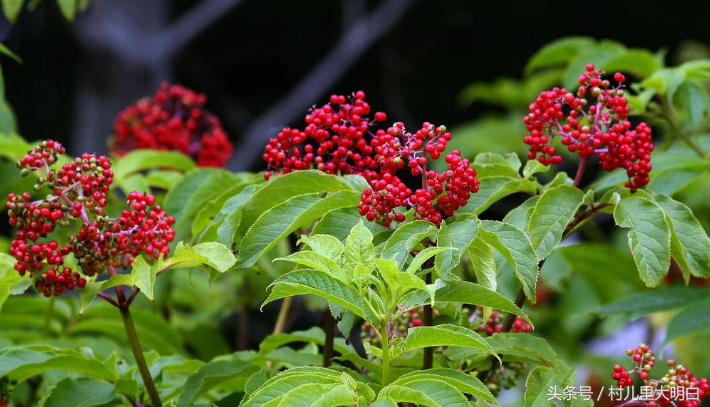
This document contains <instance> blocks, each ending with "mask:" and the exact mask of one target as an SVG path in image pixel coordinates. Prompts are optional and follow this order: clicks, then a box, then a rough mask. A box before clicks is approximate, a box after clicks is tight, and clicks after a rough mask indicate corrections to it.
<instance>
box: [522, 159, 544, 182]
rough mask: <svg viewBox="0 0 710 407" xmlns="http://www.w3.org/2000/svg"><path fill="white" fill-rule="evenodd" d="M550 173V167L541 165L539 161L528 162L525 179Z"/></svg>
mask: <svg viewBox="0 0 710 407" xmlns="http://www.w3.org/2000/svg"><path fill="white" fill-rule="evenodd" d="M547 171H550V166H549V165H545V164H542V163H540V161H538V160H528V162H526V163H525V167H524V168H523V178H530V177H532V176H533V175H535V174H537V173H541V172H547Z"/></svg>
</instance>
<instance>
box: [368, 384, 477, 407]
mask: <svg viewBox="0 0 710 407" xmlns="http://www.w3.org/2000/svg"><path fill="white" fill-rule="evenodd" d="M380 397H382V398H389V399H392V400H394V401H395V402H399V403H415V404H417V405H422V406H430V407H470V404H469V403H468V400H467V399H466V397H465V396H464V395H463V394H461V392H460V391H458V390H457V389H456V387H454V386H452V385H451V384H449V383H447V382H446V381H445V379H420V380H416V381H412V382H409V383H407V385H406V386H403V385H397V384H390V385H389V386H385V387H384V388H383V389H382V390H381V391H380V394H379V395H378V399H379V398H380Z"/></svg>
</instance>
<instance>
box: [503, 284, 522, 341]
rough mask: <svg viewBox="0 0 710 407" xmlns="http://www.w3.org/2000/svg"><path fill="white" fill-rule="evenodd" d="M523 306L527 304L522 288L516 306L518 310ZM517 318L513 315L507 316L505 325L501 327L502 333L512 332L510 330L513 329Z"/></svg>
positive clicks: (516, 299)
mask: <svg viewBox="0 0 710 407" xmlns="http://www.w3.org/2000/svg"><path fill="white" fill-rule="evenodd" d="M523 304H525V290H523V289H522V288H521V289H520V291H518V296H517V297H516V298H515V306H516V307H518V308H522V307H523ZM516 317H517V315H515V314H513V313H510V314H508V315H506V317H505V320H504V321H503V325H501V327H500V331H501V332H510V330H511V329H513V325H514V324H515V318H516Z"/></svg>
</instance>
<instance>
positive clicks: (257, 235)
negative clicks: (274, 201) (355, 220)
mask: <svg viewBox="0 0 710 407" xmlns="http://www.w3.org/2000/svg"><path fill="white" fill-rule="evenodd" d="M256 194H257V193H255V194H254V197H256ZM359 200H360V196H359V194H357V193H356V192H354V191H339V192H335V193H333V194H331V195H328V196H326V197H325V198H322V197H321V196H320V194H308V195H300V196H294V197H293V198H290V199H288V200H286V201H285V202H283V203H281V204H279V205H277V206H273V207H272V208H270V209H268V210H267V211H266V212H264V213H263V214H262V215H261V216H260V217H259V218H258V219H257V220H256V221H255V222H254V224H253V225H251V227H249V230H248V231H247V233H246V234H245V235H244V238H243V239H242V242H241V246H240V248H239V253H238V254H237V267H240V268H244V267H250V266H252V265H254V264H255V263H256V261H257V260H258V259H259V257H261V256H263V255H264V253H266V252H268V251H269V250H270V249H271V248H273V247H274V246H275V245H276V244H277V243H278V242H280V241H281V240H282V239H283V238H285V237H286V236H288V235H289V234H290V233H291V232H293V231H295V230H297V229H298V228H299V227H302V226H304V225H306V224H309V223H310V222H312V221H313V220H315V219H317V218H319V217H321V216H323V215H325V214H326V213H328V212H329V211H332V210H335V209H340V208H344V207H354V206H356V205H357V203H358V201H359ZM245 216H246V214H245ZM245 221H246V219H243V220H242V224H243V223H244V222H245Z"/></svg>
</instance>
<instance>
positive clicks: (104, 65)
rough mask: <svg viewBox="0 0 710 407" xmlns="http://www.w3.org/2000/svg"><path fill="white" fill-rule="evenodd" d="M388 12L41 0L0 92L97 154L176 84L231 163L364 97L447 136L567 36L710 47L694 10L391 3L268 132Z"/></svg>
mask: <svg viewBox="0 0 710 407" xmlns="http://www.w3.org/2000/svg"><path fill="white" fill-rule="evenodd" d="M385 2H386V1H381V2H378V1H361V0H344V1H336V0H312V1H293V0H243V1H235V0H213V1H210V0H203V1H201V2H200V1H188V0H175V1H170V0H125V1H111V0H91V1H90V3H89V7H88V9H87V10H85V11H83V12H80V13H79V14H78V15H77V16H76V19H75V21H74V22H69V21H66V20H65V19H64V18H63V17H62V15H61V13H60V12H59V10H58V8H57V5H56V4H55V3H54V1H51V0H44V1H42V2H41V3H40V5H39V6H38V7H37V8H36V9H34V10H28V9H27V8H25V10H23V11H22V13H21V14H20V16H19V18H18V20H17V22H16V24H14V25H11V24H10V23H9V22H7V21H6V20H3V21H1V22H0V38H3V39H2V42H3V43H4V44H5V45H6V46H8V47H9V48H10V49H12V50H13V51H14V52H16V53H17V54H19V55H20V56H21V57H22V59H23V64H21V65H19V64H17V63H15V62H14V61H12V60H10V59H9V58H7V57H2V58H1V59H0V62H1V63H2V68H3V71H4V76H5V84H6V94H7V98H8V100H9V102H10V104H11V105H12V106H13V107H14V109H15V112H16V114H17V118H18V123H19V131H20V133H21V134H22V135H23V136H24V137H25V138H27V139H30V140H34V139H44V138H53V139H57V140H60V141H63V142H65V143H67V144H68V145H69V146H70V153H72V154H79V153H81V152H84V151H98V152H105V150H106V146H105V143H106V137H107V136H108V135H109V134H110V133H111V128H112V120H113V117H115V115H116V114H117V113H118V112H119V111H120V109H121V108H122V107H124V106H126V105H128V104H130V103H132V102H133V101H134V100H136V99H137V98H139V97H141V96H143V95H152V94H153V93H154V92H155V90H156V88H157V85H158V83H159V82H160V81H161V80H165V79H167V80H171V81H176V82H179V83H182V84H184V85H186V86H188V87H191V88H194V89H195V90H197V91H200V92H204V93H206V94H207V96H208V98H209V101H208V104H209V108H210V109H212V110H213V111H214V112H215V113H216V114H217V115H218V116H220V117H221V118H222V120H223V122H224V124H225V127H226V128H227V130H228V133H229V134H230V137H231V139H232V141H233V142H235V144H237V151H240V152H241V154H242V157H244V156H245V155H246V156H249V157H258V156H259V155H260V153H261V151H262V150H261V149H260V148H258V147H255V146H259V145H263V143H262V142H261V141H258V142H257V141H255V143H254V144H253V145H251V146H249V145H245V144H243V142H244V139H245V137H250V138H255V136H254V134H263V135H269V136H271V135H273V134H275V133H274V132H275V131H278V129H279V128H280V127H281V126H283V125H288V124H290V125H300V122H301V118H302V117H303V115H304V114H305V112H306V110H307V108H308V107H309V106H310V105H312V104H316V103H318V104H321V103H324V102H325V101H326V100H327V96H328V95H329V94H330V93H349V92H351V91H355V90H357V89H362V90H364V91H366V92H367V94H368V100H369V102H370V103H371V105H372V106H373V108H375V109H377V110H384V111H386V112H388V114H389V117H390V119H393V120H394V119H395V118H396V120H402V121H405V122H408V123H421V122H423V121H425V120H429V121H432V122H435V123H445V124H447V125H449V126H454V125H456V124H458V123H462V122H465V121H469V120H472V119H474V118H476V117H478V116H479V115H480V114H482V113H483V112H485V111H486V110H487V109H490V108H489V107H486V106H482V105H473V106H461V105H460V104H459V103H457V96H458V95H459V93H460V91H461V90H462V89H463V88H464V87H465V86H466V85H467V84H469V83H471V82H474V81H489V80H492V79H494V78H496V77H500V76H512V77H521V76H522V74H523V68H524V66H525V62H526V61H527V60H528V58H530V56H532V55H533V54H534V53H535V52H536V51H537V50H538V49H539V48H540V47H541V46H543V45H545V44H546V43H548V42H550V41H553V40H555V39H558V38H560V37H563V36H570V35H578V36H592V37H595V38H598V39H603V38H609V39H614V40H617V41H620V42H622V43H623V44H625V45H627V46H629V47H642V48H647V49H650V50H651V51H658V50H660V49H666V50H668V57H667V59H668V62H669V63H672V62H673V57H674V53H675V52H676V51H677V50H678V49H679V47H682V46H687V45H688V44H689V42H688V41H689V40H694V41H698V42H700V43H710V30H708V21H709V19H708V17H709V16H710V15H709V14H708V13H707V12H705V11H704V10H699V9H697V6H694V4H693V3H690V2H686V3H685V4H684V3H682V2H672V3H665V2H663V3H657V4H654V3H651V2H648V1H627V2H614V3H607V4H604V3H600V2H569V1H567V2H558V1H556V2H545V4H542V3H541V2H500V1H498V2H491V1H489V2H474V1H466V0H457V1H454V0H451V1H433V0H429V1H427V0H417V1H404V0H399V3H400V4H399V7H400V10H403V15H402V16H401V18H393V20H394V21H395V22H394V23H393V24H392V27H390V28H389V30H388V31H387V32H385V33H384V34H383V35H382V37H381V38H379V39H377V40H375V41H372V43H371V44H370V45H369V46H367V47H366V49H365V51H364V52H363V53H362V54H360V55H358V56H357V58H355V60H354V62H353V63H352V64H348V63H347V62H345V63H343V64H335V65H334V66H332V67H331V70H330V71H337V72H331V73H333V74H334V75H335V76H336V77H338V79H337V80H334V81H330V82H332V83H326V84H325V85H324V89H325V90H320V91H318V90H316V91H314V92H313V94H306V95H304V94H302V97H301V99H302V100H301V101H300V102H299V103H296V105H295V106H291V107H290V108H287V109H285V112H281V114H280V115H277V116H278V117H276V118H275V119H274V120H264V119H269V118H268V117H265V116H264V113H266V112H268V111H269V109H271V108H273V107H274V105H275V104H276V103H277V102H279V101H281V100H283V98H284V97H286V96H287V95H290V94H292V93H291V92H292V89H293V88H294V86H296V85H297V84H298V83H299V81H301V80H302V79H303V78H304V76H306V75H308V74H309V73H310V72H311V70H312V69H314V67H315V66H316V65H317V64H318V63H319V61H321V59H322V58H324V57H325V56H326V55H328V54H329V53H330V52H331V50H332V49H333V48H334V47H335V46H336V45H337V44H338V41H339V40H340V38H341V35H342V33H343V32H346V31H347V29H348V28H349V27H351V26H352V24H354V23H355V22H356V21H358V19H359V18H361V17H363V16H367V15H368V13H371V12H373V11H374V10H376V9H377V8H378V7H379V6H380V5H381V4H382V3H385ZM202 3H204V4H202ZM220 3H222V4H221V6H223V7H225V9H224V10H223V11H222V12H220V13H219V15H221V17H220V18H213V19H212V20H210V21H209V23H207V24H203V25H204V26H203V27H200V29H199V32H198V33H193V35H191V36H188V37H187V39H186V40H184V41H183V42H182V43H180V42H178V43H177V44H178V45H175V46H177V47H178V48H177V49H176V50H175V52H174V53H171V54H169V55H167V56H166V55H163V54H160V53H159V52H157V50H159V49H160V47H156V46H155V44H152V45H150V44H151V40H152V39H154V38H157V37H159V36H160V34H161V33H170V29H171V24H173V23H175V22H176V21H178V20H180V18H182V17H186V16H188V15H189V14H190V13H191V12H193V11H194V10H196V9H197V8H198V7H199V6H201V5H202V6H205V7H207V6H213V7H220ZM227 3H233V4H227ZM395 3H396V1H395ZM363 35H365V34H363ZM167 37H168V38H167V40H168V41H169V40H170V39H171V38H175V37H176V36H172V35H167ZM146 44H148V45H146ZM156 44H159V43H156ZM682 44H683V45H682ZM325 82H328V81H325ZM297 93H298V92H297ZM301 93H303V92H301ZM523 114H524V112H521V116H522V115H523ZM255 123H259V125H260V126H261V127H259V126H255ZM267 133H270V134H267ZM240 144H241V145H242V147H240V146H239V145H240ZM252 153H253V155H252ZM231 167H232V168H233V169H244V167H248V168H251V169H260V168H262V166H261V165H260V163H259V162H258V161H256V162H252V163H249V164H248V165H247V164H246V163H245V162H244V161H243V160H242V161H240V162H238V163H232V165H231Z"/></svg>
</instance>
